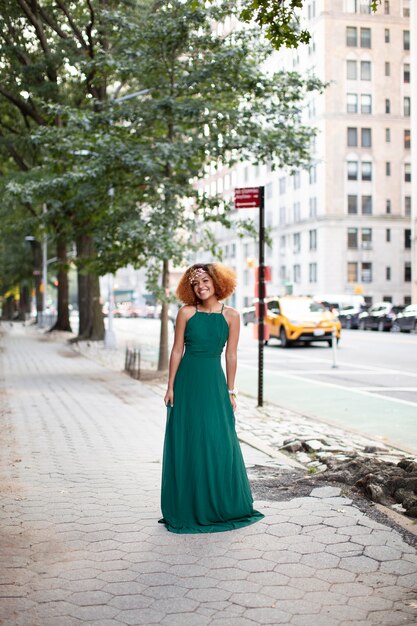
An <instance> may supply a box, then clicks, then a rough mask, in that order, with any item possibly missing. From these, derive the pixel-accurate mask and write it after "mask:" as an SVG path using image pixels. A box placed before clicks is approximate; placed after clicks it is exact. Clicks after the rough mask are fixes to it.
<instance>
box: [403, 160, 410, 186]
mask: <svg viewBox="0 0 417 626" xmlns="http://www.w3.org/2000/svg"><path fill="white" fill-rule="evenodd" d="M404 181H405V182H406V183H411V163H406V164H405V165H404Z"/></svg>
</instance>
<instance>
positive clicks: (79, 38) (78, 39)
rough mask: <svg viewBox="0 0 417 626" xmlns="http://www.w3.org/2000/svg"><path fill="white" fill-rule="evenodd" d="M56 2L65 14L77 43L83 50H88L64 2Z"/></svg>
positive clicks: (59, 0)
mask: <svg viewBox="0 0 417 626" xmlns="http://www.w3.org/2000/svg"><path fill="white" fill-rule="evenodd" d="M56 4H57V6H58V7H59V8H60V9H61V11H62V12H63V14H64V15H65V17H66V18H67V20H68V24H69V25H70V27H71V30H72V32H73V33H74V35H75V37H76V39H77V41H78V43H79V44H80V45H81V47H82V48H83V49H84V50H88V44H87V42H86V40H85V39H84V37H83V34H82V32H81V31H80V29H79V28H78V26H77V25H76V23H75V22H74V20H73V19H72V17H71V14H70V12H69V11H68V9H67V7H66V6H65V4H64V3H63V2H62V1H61V0H56ZM54 30H56V29H55V28H54ZM56 32H58V31H56ZM58 34H59V33H58Z"/></svg>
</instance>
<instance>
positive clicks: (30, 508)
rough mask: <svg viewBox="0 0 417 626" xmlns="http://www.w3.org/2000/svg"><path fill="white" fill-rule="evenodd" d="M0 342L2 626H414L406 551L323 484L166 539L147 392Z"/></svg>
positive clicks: (24, 333) (251, 458)
mask: <svg viewBox="0 0 417 626" xmlns="http://www.w3.org/2000/svg"><path fill="white" fill-rule="evenodd" d="M1 330H3V332H2V336H1V341H2V352H1V354H0V364H1V372H0V400H1V413H0V438H1V439H0V445H1V449H2V455H1V461H0V469H1V477H0V478H1V482H0V485H1V507H0V516H1V519H0V523H1V545H0V559H1V563H0V566H1V569H0V624H2V625H3V626H73V625H74V626H75V625H77V626H78V625H84V624H89V625H91V626H120V625H122V626H123V625H135V624H145V625H148V624H149V625H150V624H164V625H167V626H176V625H178V626H187V625H189V626H205V625H210V626H212V625H213V626H217V625H219V626H220V625H223V626H247V625H254V624H255V625H256V624H269V625H276V624H293V625H294V626H304V625H305V626H316V625H317V626H318V625H320V626H348V625H349V626H366V625H371V624H378V625H379V624H386V625H388V626H396V625H397V624H406V625H408V626H411V625H415V624H416V623H417V593H416V586H417V553H416V550H415V548H414V547H412V545H410V544H409V543H408V542H407V540H406V539H407V537H406V536H402V534H400V533H399V532H397V530H395V529H392V528H391V527H390V526H389V525H388V523H387V524H385V523H380V522H377V521H375V520H374V519H371V518H370V517H368V516H367V515H366V514H365V513H364V512H363V511H361V510H360V509H359V508H358V507H357V506H356V505H355V503H354V502H352V501H351V500H350V499H349V498H347V497H344V496H343V495H341V494H340V490H339V489H336V488H334V487H323V488H315V489H313V490H312V492H311V493H310V495H309V496H308V497H302V498H293V499H291V500H288V501H281V502H276V501H275V502H274V501H271V502H268V501H265V502H256V506H257V508H259V509H261V510H262V511H263V512H264V513H265V519H264V520H263V521H261V522H258V523H257V524H254V525H253V526H249V527H247V528H243V529H240V530H237V531H232V532H226V533H216V534H212V535H183V536H181V535H173V534H170V533H168V532H167V531H166V530H165V528H163V527H162V526H161V525H158V524H157V520H158V518H159V516H160V511H159V482H160V471H161V451H162V438H163V428H164V418H165V411H164V407H163V405H162V403H161V397H160V392H159V391H158V389H153V388H152V387H151V386H145V385H143V384H141V383H138V382H137V381H134V380H131V379H130V378H128V377H127V376H124V375H123V374H120V373H117V372H114V371H111V370H109V369H106V368H105V367H103V366H101V365H100V364H98V363H96V362H94V361H92V360H88V359H86V358H84V357H83V356H82V355H80V354H77V353H75V352H74V351H73V350H71V349H70V348H69V347H68V346H66V345H65V344H64V343H63V342H61V341H57V340H55V339H54V338H53V337H51V336H48V335H37V334H36V333H34V332H33V331H32V330H31V329H26V328H24V327H23V326H21V325H19V324H14V325H13V326H9V325H6V326H5V325H3V327H2V329H1V328H0V331H1ZM244 454H245V458H246V461H247V464H248V465H250V464H253V463H258V464H262V463H263V462H265V463H267V462H270V458H269V457H266V456H264V455H262V454H261V453H260V452H256V451H252V450H251V449H249V448H247V447H244ZM277 462H278V463H282V464H284V463H285V460H283V459H278V460H277Z"/></svg>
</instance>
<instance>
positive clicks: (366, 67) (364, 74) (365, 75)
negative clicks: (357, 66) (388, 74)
mask: <svg viewBox="0 0 417 626" xmlns="http://www.w3.org/2000/svg"><path fill="white" fill-rule="evenodd" d="M371 73H372V70H371V62H370V61H361V80H371Z"/></svg>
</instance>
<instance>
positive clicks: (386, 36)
mask: <svg viewBox="0 0 417 626" xmlns="http://www.w3.org/2000/svg"><path fill="white" fill-rule="evenodd" d="M389 40H390V37H389V28H386V29H385V43H389Z"/></svg>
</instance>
